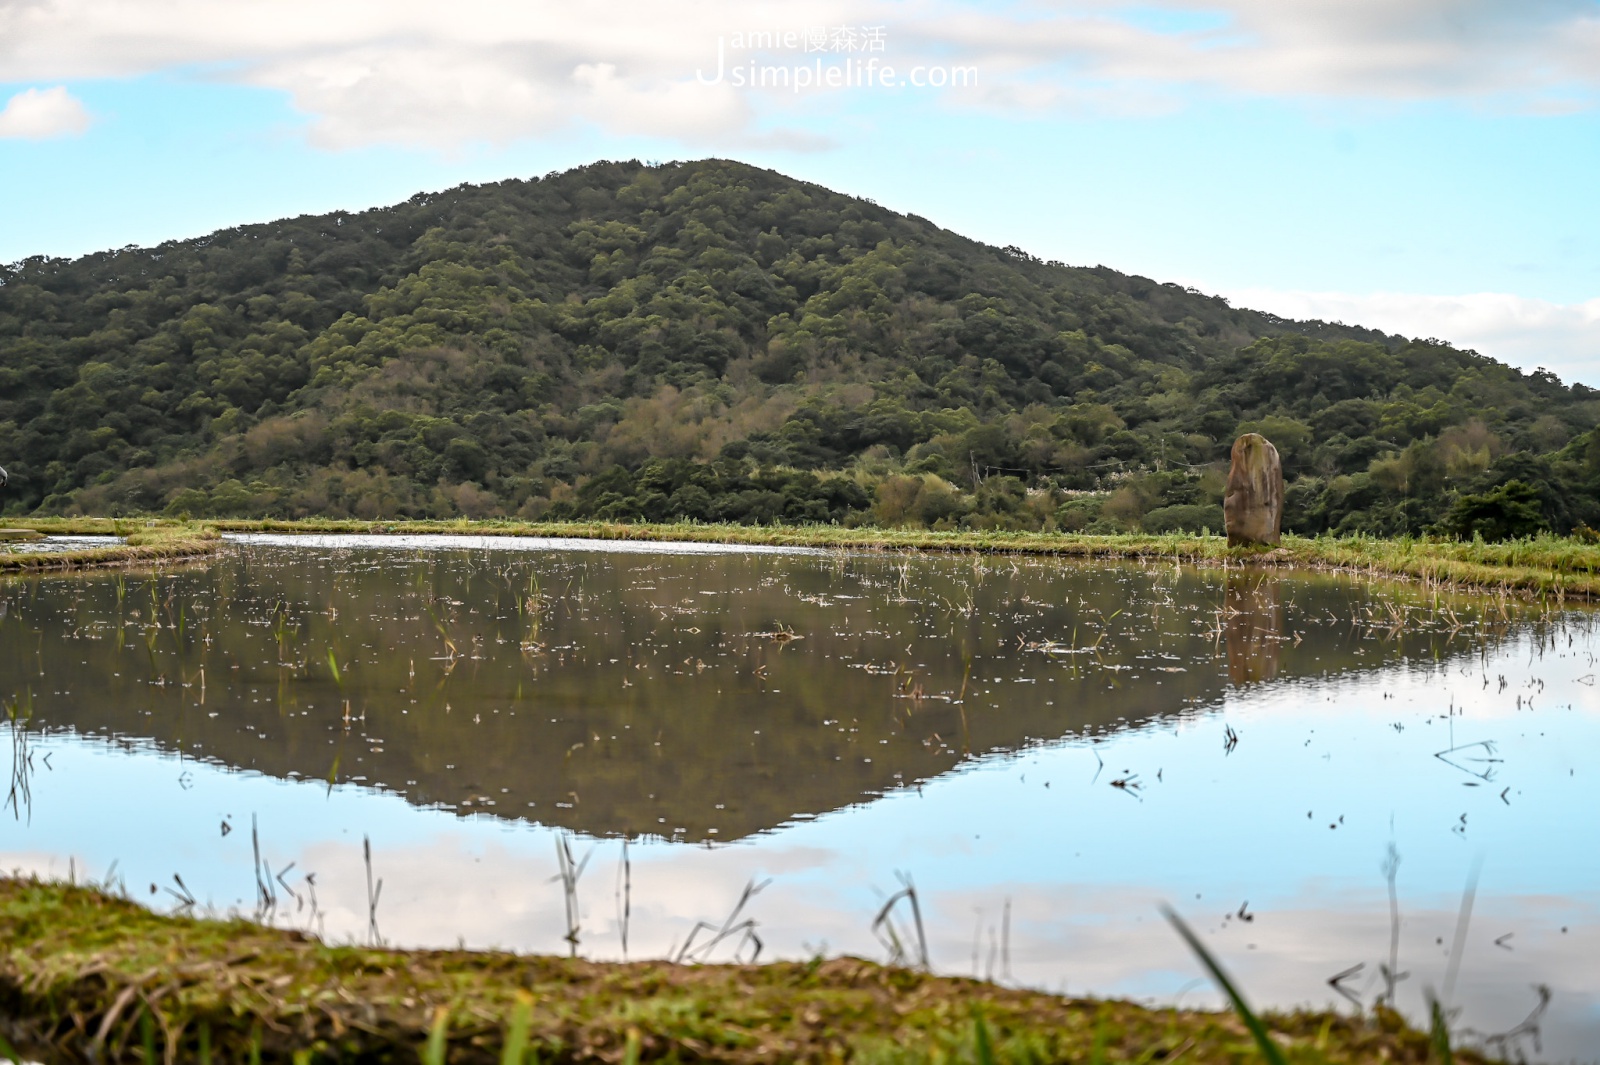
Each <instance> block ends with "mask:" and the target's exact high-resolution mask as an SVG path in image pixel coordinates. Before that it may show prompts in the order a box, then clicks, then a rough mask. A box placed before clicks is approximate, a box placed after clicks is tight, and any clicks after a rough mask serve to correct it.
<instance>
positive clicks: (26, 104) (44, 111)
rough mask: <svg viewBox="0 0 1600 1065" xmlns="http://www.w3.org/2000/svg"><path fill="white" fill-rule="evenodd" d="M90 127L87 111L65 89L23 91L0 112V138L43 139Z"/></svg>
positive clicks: (72, 134)
mask: <svg viewBox="0 0 1600 1065" xmlns="http://www.w3.org/2000/svg"><path fill="white" fill-rule="evenodd" d="M88 128H89V112H88V111H87V110H85V109H84V106H83V104H82V102H80V101H79V100H78V99H77V97H75V96H73V95H72V94H71V93H69V92H67V90H66V89H65V87H63V86H60V85H58V86H56V87H55V88H53V89H24V90H23V91H22V92H19V93H17V94H16V95H15V96H13V97H12V98H11V99H9V100H7V101H6V106H5V110H3V111H0V139H4V138H8V137H11V138H17V139H21V140H46V139H48V138H51V137H68V136H76V135H77V134H80V133H82V132H83V131H84V130H86V129H88Z"/></svg>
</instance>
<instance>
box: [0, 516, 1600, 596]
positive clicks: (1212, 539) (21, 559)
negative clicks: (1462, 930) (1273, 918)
mask: <svg viewBox="0 0 1600 1065" xmlns="http://www.w3.org/2000/svg"><path fill="white" fill-rule="evenodd" d="M0 528H11V529H34V530H37V531H39V532H43V533H55V534H65V533H110V532H116V533H119V534H121V535H127V536H129V547H128V548H94V549H90V550H87V551H79V552H70V553H66V554H58V555H54V556H50V557H48V558H41V557H38V556H25V555H11V556H7V555H5V554H3V553H0V572H4V571H5V570H7V569H11V570H17V569H69V568H85V567H90V566H95V565H117V564H126V563H130V562H131V563H139V562H160V561H163V560H164V559H171V560H177V559H179V558H195V557H201V556H204V555H205V554H208V553H209V552H210V551H212V550H214V549H215V547H216V542H215V538H216V535H217V533H218V532H285V533H314V532H324V533H377V534H384V533H458V534H470V535H478V536H569V537H577V538H583V539H599V540H654V541H667V540H678V541H685V540H687V541H697V542H702V543H728V544H765V545H778V546H790V547H822V548H846V549H852V550H897V551H975V552H984V553H995V554H1008V553H1009V554H1033V555H1054V556H1059V557H1064V558H1163V559H1170V560H1174V561H1181V562H1188V563H1194V564H1200V565H1235V564H1244V563H1253V564H1256V565H1277V566H1287V567H1297V568H1302V569H1319V570H1342V571H1348V572H1352V573H1358V574H1367V575H1372V576H1378V575H1388V576H1396V577H1408V578H1413V579H1416V580H1420V581H1423V582H1424V583H1427V584H1431V585H1436V586H1438V587H1440V588H1477V589H1487V590H1491V591H1496V592H1508V593H1510V592H1515V593H1518V594H1521V595H1529V594H1531V595H1535V596H1542V597H1551V598H1557V599H1561V598H1574V599H1595V598H1600V544H1592V543H1586V542H1583V541H1579V540H1574V539H1568V538H1563V537H1539V538H1535V539H1531V540H1513V541H1508V542H1505V543H1492V544H1491V543H1477V542H1465V543H1463V542H1456V541H1448V540H1443V541H1434V540H1373V539H1367V538H1348V539H1338V538H1332V537H1319V538H1316V539H1307V538H1304V537H1298V536H1287V537H1285V538H1284V540H1283V544H1282V546H1281V547H1278V548H1275V549H1273V550H1270V551H1269V550H1261V549H1244V548H1230V547H1228V544H1227V541H1226V540H1225V539H1224V538H1223V537H1221V536H1194V535H1190V534H1186V533H1172V534H1167V535H1150V534H1127V535H1121V536H1091V535H1084V534H1075V533H1034V532H986V531H972V530H964V531H952V532H942V531H934V530H928V529H877V528H844V527H842V526H837V525H806V526H781V525H708V524H701V523H691V522H685V523H680V524H673V525H647V524H629V523H623V522H525V521H505V520H487V521H469V520H466V519H459V520H454V521H356V520H348V519H315V518H308V519H303V520H298V521H278V520H273V519H264V520H249V521H243V520H216V521H204V522H179V521H171V520H157V519H151V520H144V519H110V518H49V519H13V520H10V521H6V522H0ZM134 548H138V550H133V549H134Z"/></svg>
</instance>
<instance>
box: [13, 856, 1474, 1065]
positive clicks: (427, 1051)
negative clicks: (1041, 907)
mask: <svg viewBox="0 0 1600 1065" xmlns="http://www.w3.org/2000/svg"><path fill="white" fill-rule="evenodd" d="M0 943H3V944H4V948H3V949H0V1036H3V1037H4V1038H5V1040H6V1041H8V1042H9V1043H11V1044H13V1045H14V1046H15V1048H16V1049H17V1050H18V1051H20V1052H22V1053H24V1054H31V1055H36V1056H38V1057H40V1058H43V1059H46V1060H96V1061H105V1062H120V1061H128V1062H133V1061H153V1060H155V1058H157V1057H163V1058H164V1059H165V1060H168V1061H173V1060H178V1061H198V1060H207V1059H209V1060H212V1061H229V1062H232V1061H253V1060H260V1061H267V1062H276V1061H283V1062H290V1061H292V1062H295V1063H296V1065H300V1063H301V1062H308V1061H314V1060H336V1059H337V1060H355V1059H358V1058H359V1059H361V1060H366V1061H384V1062H389V1061H394V1062H416V1061H418V1060H419V1059H421V1060H437V1061H443V1060H448V1061H451V1062H505V1061H533V1060H539V1061H545V1062H551V1061H580V1060H585V1061H610V1062H622V1061H655V1060H679V1061H690V1060H699V1061H720V1062H769V1061H817V1062H822V1061H845V1060H849V1061H856V1062H949V1063H958V1062H974V1063H982V1062H991V1061H992V1062H1113V1061H1115V1062H1155V1061H1168V1060H1181V1061H1184V1062H1188V1063H1194V1065H1211V1063H1223V1062H1228V1063H1242V1062H1251V1061H1260V1060H1262V1059H1261V1058H1259V1057H1258V1056H1257V1053H1258V1052H1257V1050H1256V1043H1255V1041H1254V1039H1253V1037H1252V1035H1251V1034H1250V1032H1249V1031H1248V1030H1247V1028H1246V1026H1245V1024H1244V1023H1242V1022H1241V1021H1240V1020H1239V1019H1238V1018H1237V1017H1236V1016H1235V1015H1234V1014H1232V1013H1208V1012H1200V1011H1193V1010H1172V1009H1149V1008H1145V1007H1141V1006H1137V1005H1134V1004H1132V1003H1128V1002H1117V1001H1100V1000H1093V999H1068V998H1061V997H1058V996H1054V995H1047V994H1042V993H1038V992H1031V991H1017V990H1011V989H1006V988H1001V987H997V986H995V985H992V984H985V983H980V982H978V981H975V980H967V979H957V978H948V977H934V976H928V975H925V974H922V973H917V972H912V971H908V970H904V969H890V968H885V967H882V966H879V965H875V964H872V963H870V962H866V961H861V960H859V959H855V958H835V959H832V960H826V961H824V960H821V959H818V960H814V961H811V962H775V963H771V964H766V965H743V966H734V965H704V966H680V965H671V964H667V963H665V962H633V963H611V964H607V963H597V962H588V961H581V960H569V959H565V958H552V957H540V956H527V955H513V954H504V953H487V952H485V953H478V952H469V951H394V950H374V949H366V948H360V947H334V946H328V945H326V944H323V943H320V942H318V941H316V940H314V939H309V938H307V937H305V936H303V935H300V934H299V933H296V932H289V931H279V930H273V929H267V928H263V927H261V926H259V925H254V924H250V923H248V922H245V921H241V920H233V921H213V920H200V919H191V918H181V917H163V916H159V915H156V914H154V913H152V912H150V911H149V910H146V909H144V908H143V907H141V906H138V905H136V904H135V903H132V902H129V901H126V900H124V899H121V898H117V897H114V896H110V895H107V894H103V893H101V892H99V891H97V890H94V889H91V888H86V887H73V886H68V885H65V884H60V883H44V882H40V881H35V880H21V879H3V878H0ZM1261 1024H1262V1025H1263V1027H1264V1029H1265V1030H1267V1031H1269V1032H1270V1038H1271V1040H1272V1042H1273V1043H1274V1044H1275V1045H1276V1046H1277V1047H1279V1048H1281V1050H1282V1053H1283V1055H1284V1060H1286V1061H1289V1062H1294V1063H1302V1065H1311V1063H1320V1065H1344V1063H1355V1062H1376V1061H1388V1062H1396V1063H1417V1065H1421V1063H1423V1062H1427V1061H1429V1060H1430V1058H1429V1054H1430V1049H1429V1047H1430V1040H1429V1037H1428V1035H1427V1034H1426V1033H1424V1032H1420V1031H1417V1030H1415V1029H1412V1028H1410V1027H1407V1026H1406V1025H1405V1024H1404V1023H1403V1022H1402V1021H1401V1020H1400V1018H1399V1017H1398V1016H1397V1015H1395V1014H1393V1013H1390V1012H1380V1013H1378V1014H1375V1015H1373V1016H1370V1017H1367V1018H1351V1017H1345V1016H1341V1015H1338V1014H1333V1013H1321V1012H1297V1013H1285V1014H1272V1013H1269V1014H1265V1015H1264V1016H1263V1017H1262V1018H1261ZM430 1043H431V1047H430ZM508 1043H509V1048H508ZM0 1049H3V1048H0ZM1456 1060H1458V1061H1461V1062H1467V1063H1480V1062H1482V1061H1483V1060H1484V1059H1483V1058H1482V1057H1480V1056H1479V1055H1477V1054H1475V1053H1472V1052H1470V1051H1457V1052H1456Z"/></svg>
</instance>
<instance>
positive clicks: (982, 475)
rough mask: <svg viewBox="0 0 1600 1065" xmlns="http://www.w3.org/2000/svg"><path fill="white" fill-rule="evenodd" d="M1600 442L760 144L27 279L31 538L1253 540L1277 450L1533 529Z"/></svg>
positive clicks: (1529, 396)
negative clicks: (493, 531)
mask: <svg viewBox="0 0 1600 1065" xmlns="http://www.w3.org/2000/svg"><path fill="white" fill-rule="evenodd" d="M1040 209H1041V210H1059V209H1065V208H1064V206H1063V205H1059V204H1041V205H1040ZM1597 422H1600V392H1596V391H1595V390H1592V389H1589V388H1586V387H1584V386H1581V385H1574V386H1570V387H1568V386H1565V385H1563V384H1562V383H1561V382H1560V381H1558V380H1556V379H1555V378H1554V377H1553V376H1551V375H1548V374H1544V373H1535V374H1531V375H1530V374H1522V373H1519V372H1518V371H1516V370H1514V369H1512V368H1510V367H1507V366H1504V365H1502V364H1500V363H1497V362H1494V361H1493V360H1491V359H1488V358H1484V357H1482V356H1479V355H1477V354H1475V353H1472V352H1467V351H1460V350H1457V349H1455V348H1453V347H1450V346H1449V345H1447V344H1444V343H1441V342H1439V341H1434V340H1427V341H1420V340H1416V341H1407V340H1405V339H1403V338H1400V337H1393V336H1385V335H1383V334H1381V333H1377V332H1373V331H1370V330H1365V329H1359V328H1353V327H1347V326H1343V325H1330V324H1326V323H1322V322H1292V321H1285V320H1283V319H1279V318H1276V317H1274V316H1271V315H1266V314H1260V313H1257V312H1254V311H1249V310H1243V309H1240V308H1234V307H1230V306H1229V305H1228V303H1227V302H1226V301H1225V300H1222V299H1220V298H1216V297H1208V296H1205V295H1203V294H1201V293H1199V292H1196V291H1193V290H1188V289H1183V288H1180V287H1177V286H1174V285H1166V284H1158V283H1156V282H1154V281H1151V280H1148V279H1145V278H1142V277H1132V276H1128V275H1124V274H1120V273H1117V272H1116V271H1113V270H1109V269H1106V268H1104V267H1097V268H1093V269H1085V268H1077V267H1069V266H1064V265H1062V264H1060V263H1055V262H1041V261H1040V260H1038V259H1036V258H1034V257H1032V256H1030V255H1029V254H1027V253H1026V252H1024V251H1022V250H1020V249H1018V248H993V247H988V246H985V245H982V244H979V243H977V242H974V241H971V240H967V239H965V238H963V237H960V236H958V235H956V234H954V233H951V232H948V231H946V230H943V229H940V228H939V227H938V226H936V225H934V224H933V223H932V222H929V221H927V220H926V219H923V218H919V217H917V216H914V215H910V216H907V215H900V214H896V213H894V212H892V211H889V210H885V209H883V208H881V207H878V206H876V205H875V204H873V203H871V202H870V201H864V200H859V199H854V198H851V197H847V196H843V195H840V194H837V193H833V192H830V191H828V190H826V189H823V188H820V187H818V186H815V185H810V184H806V183H803V182H799V181H795V180H792V179H790V178H787V177H784V176H783V175H780V174H776V173H773V172H771V171H765V170H760V169H756V168H754V167H750V166H746V165H743V164H739V163H735V162H727V161H722V160H707V161H703V162H696V163H684V164H678V163H674V164H667V165H662V166H645V165H641V164H639V163H637V162H625V163H611V162H602V163H597V164H595V165H593V166H588V167H583V168H581V169H578V170H573V171H569V172H566V173H561V174H551V175H548V176H546V177H545V178H543V179H540V180H533V181H507V182H502V183H500V184H496V185H487V186H461V187H460V188H456V189H452V190H450V191H447V192H443V193H437V194H426V195H418V196H415V197H413V198H412V199H410V200H408V201H407V202H405V203H403V204H399V205H396V206H393V207H387V208H380V209H376V210H371V211H365V212H361V213H358V214H332V215H325V216H320V217H303V218H295V219H289V220H285V221H279V222H273V223H270V224H264V225H251V226H241V227H239V228H236V229H229V230H223V231H220V232H217V233H214V234H212V235H210V236H208V237H204V238H201V239H198V240H190V241H179V242H172V243H168V244H164V245H162V246H160V247H157V248H149V249H143V248H125V249H122V250H120V251H114V252H105V253H102V254H98V255H91V256H87V257H84V258H82V259H77V260H72V261H67V260H60V259H44V258H35V259H28V260H25V261H23V262H20V263H16V264H13V265H12V266H10V267H6V268H0V463H3V464H4V465H5V466H6V467H7V468H8V469H9V470H10V471H11V475H12V486H11V489H10V490H9V491H8V493H7V494H5V495H4V496H0V505H3V506H4V508H5V512H6V513H11V514H16V513H26V512H34V511H40V512H48V513H56V512H67V513H111V514H118V513H136V512H139V513H142V512H166V513H172V514H189V515H192V516H196V517H198V516H202V515H231V516H258V515H263V516H265V515H270V516H307V515H355V516H361V517H404V516H452V515H458V514H464V515H468V516H474V517H478V516H490V515H518V516H524V517H541V516H543V517H562V516H569V517H580V516H597V517H608V518H621V519H651V520H664V519H673V518H681V517H687V518H696V519H710V520H734V521H763V522H765V521H775V520H786V521H849V522H864V521H878V522H883V523H890V524H904V523H926V524H939V523H945V524H953V525H961V524H964V525H974V526H989V527H1017V528H1024V527H1026V528H1069V529H1081V528H1087V529H1091V530H1108V531H1109V530H1120V529H1137V528H1141V527H1142V528H1146V529H1152V530H1161V529H1171V528H1199V527H1201V526H1209V527H1210V528H1212V529H1216V528H1218V527H1219V526H1220V523H1221V509H1220V506H1219V505H1218V501H1219V500H1220V494H1221V487H1222V470H1223V469H1224V466H1222V465H1219V463H1225V460H1226V454H1227V449H1228V447H1229V445H1230V444H1231V443H1232V441H1233V439H1234V438H1235V436H1236V435H1237V434H1238V433H1239V432H1240V431H1243V430H1250V429H1255V430H1259V431H1261V432H1263V433H1265V434H1266V435H1267V436H1268V437H1269V438H1271V439H1272V440H1273V441H1274V442H1275V443H1276V444H1277V445H1278V448H1279V450H1280V451H1281V452H1282V454H1283V456H1284V460H1285V465H1286V471H1287V474H1288V476H1289V478H1290V481H1291V485H1290V489H1289V513H1288V516H1287V522H1286V523H1287V524H1288V526H1289V527H1290V528H1292V529H1295V530H1298V531H1303V532H1316V531H1321V530H1326V529H1333V530H1338V531H1357V530H1365V531H1372V532H1380V533H1390V534H1393V533H1403V532H1424V531H1443V532H1454V533H1457V534H1470V533H1472V532H1474V531H1477V532H1480V533H1482V534H1484V535H1487V536H1502V535H1518V534H1522V533H1526V532H1531V531H1534V530H1536V529H1539V528H1553V529H1555V530H1557V531H1561V532H1565V531H1569V530H1570V529H1572V528H1573V527H1574V526H1576V525H1578V524H1580V523H1586V524H1587V525H1600V504H1597V502H1596V489H1597V488H1600V434H1597V432H1596V425H1597Z"/></svg>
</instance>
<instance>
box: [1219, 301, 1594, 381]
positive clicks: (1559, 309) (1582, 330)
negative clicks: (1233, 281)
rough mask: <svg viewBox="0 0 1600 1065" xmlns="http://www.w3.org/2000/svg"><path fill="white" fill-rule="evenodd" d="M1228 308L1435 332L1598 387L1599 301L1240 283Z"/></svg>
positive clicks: (1424, 333) (1502, 358)
mask: <svg viewBox="0 0 1600 1065" xmlns="http://www.w3.org/2000/svg"><path fill="white" fill-rule="evenodd" d="M1223 295H1225V296H1227V297H1228V298H1229V299H1230V300H1231V301H1232V302H1233V303H1234V304H1235V305H1236V306H1242V307H1251V308H1254V309H1255V310H1260V311H1270V312H1271V313H1273V314H1277V315H1281V316H1283V317H1285V318H1301V319H1304V318H1320V319H1322V320H1324V321H1329V322H1345V323H1348V324H1351V325H1362V326H1366V327H1368V328H1370V329H1381V330H1383V331H1385V332H1388V333H1400V334H1402V335H1404V336H1408V337H1437V338H1439V339H1441V340H1446V341H1449V342H1450V343H1452V344H1455V345H1457V346H1458V347H1465V348H1472V349H1474V350H1476V351H1478V352H1479V353H1481V354H1484V355H1488V356H1490V357H1492V358H1496V359H1499V360H1500V361H1502V362H1506V363H1510V364H1511V365H1512V366H1516V367H1518V368H1519V369H1522V370H1534V369H1538V368H1540V367H1543V368H1545V369H1547V370H1549V371H1550V372H1552V373H1554V374H1556V375H1557V376H1558V377H1560V378H1561V379H1562V380H1563V381H1567V382H1573V381H1578V382H1582V383H1583V384H1586V385H1591V386H1595V387H1600V298H1597V299H1592V300H1587V301H1585V302H1583V303H1569V304H1560V303H1550V302H1547V301H1545V300H1538V299H1528V298H1526V297H1523V296H1513V295H1509V294H1507V293H1503V292H1474V293H1470V294H1467V295H1463V296H1425V295H1416V294H1412V293H1405V292H1374V293H1370V294H1366V295H1357V294H1352V293H1347V292H1302V291H1284V290H1278V289H1263V288H1240V289H1231V290H1227V291H1225V292H1224V293H1223Z"/></svg>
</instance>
